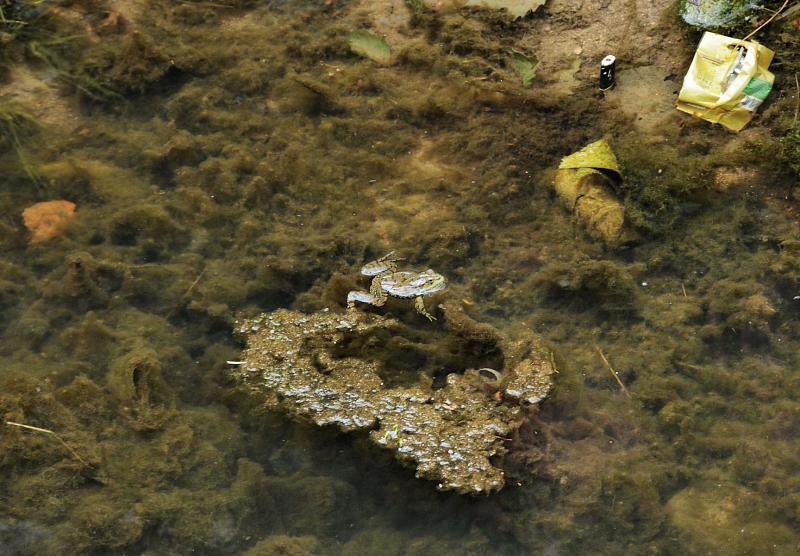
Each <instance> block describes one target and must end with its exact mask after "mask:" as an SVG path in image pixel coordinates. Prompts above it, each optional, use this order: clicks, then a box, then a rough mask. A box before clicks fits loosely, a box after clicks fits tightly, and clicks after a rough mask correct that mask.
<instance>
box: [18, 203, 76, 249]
mask: <svg viewBox="0 0 800 556" xmlns="http://www.w3.org/2000/svg"><path fill="white" fill-rule="evenodd" d="M73 216H75V203H70V202H69V201H45V202H43V203H36V204H35V205H31V206H29V207H28V208H26V209H25V210H23V211H22V220H23V221H24V222H25V227H26V228H28V229H29V230H30V231H31V239H30V242H29V243H31V244H34V243H40V242H42V241H46V240H48V239H51V238H54V237H56V236H58V235H60V234H61V232H62V231H63V230H64V226H66V224H67V222H69V221H70V220H71V219H72V217H73Z"/></svg>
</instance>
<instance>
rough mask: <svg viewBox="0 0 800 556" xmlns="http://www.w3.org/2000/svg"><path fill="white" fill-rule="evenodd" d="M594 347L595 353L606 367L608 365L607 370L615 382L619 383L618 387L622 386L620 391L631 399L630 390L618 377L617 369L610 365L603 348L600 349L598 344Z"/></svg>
mask: <svg viewBox="0 0 800 556" xmlns="http://www.w3.org/2000/svg"><path fill="white" fill-rule="evenodd" d="M594 349H596V350H597V353H599V354H600V357H601V358H602V359H603V363H605V364H606V367H608V370H609V371H611V374H612V375H613V377H614V378H615V379H616V380H617V384H619V387H620V388H622V393H623V394H625V395H626V396H628V399H631V394H630V392H628V389H627V388H625V385H624V384H623V383H622V381H621V380H620V379H619V375H618V374H617V371H615V370H614V367H612V366H611V363H609V362H608V359H607V358H606V356H605V354H604V353H603V350H601V349H600V346H598V345H595V346H594Z"/></svg>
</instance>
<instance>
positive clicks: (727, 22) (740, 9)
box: [680, 0, 758, 28]
mask: <svg viewBox="0 0 800 556" xmlns="http://www.w3.org/2000/svg"><path fill="white" fill-rule="evenodd" d="M757 5H758V4H757V3H756V2H751V1H750V0H681V3H680V14H681V17H682V18H683V20H684V21H685V22H686V23H688V24H689V25H692V26H694V27H702V28H707V27H717V28H723V27H731V26H733V25H736V24H739V23H741V22H742V21H743V20H744V18H745V17H746V16H747V14H748V13H750V12H751V11H752V10H753V8H755V7H756V6H757Z"/></svg>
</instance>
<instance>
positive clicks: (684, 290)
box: [681, 282, 689, 297]
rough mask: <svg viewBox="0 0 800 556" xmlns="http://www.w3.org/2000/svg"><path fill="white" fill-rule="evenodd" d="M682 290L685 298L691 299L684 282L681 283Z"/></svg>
mask: <svg viewBox="0 0 800 556" xmlns="http://www.w3.org/2000/svg"><path fill="white" fill-rule="evenodd" d="M681 290H683V297H689V296H688V295H686V286H684V285H683V282H681Z"/></svg>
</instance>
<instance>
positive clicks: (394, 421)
mask: <svg viewBox="0 0 800 556" xmlns="http://www.w3.org/2000/svg"><path fill="white" fill-rule="evenodd" d="M445 322H446V324H447V325H448V328H451V329H450V333H449V334H448V335H447V336H445V337H444V340H443V341H444V342H446V343H447V345H449V346H451V347H454V348H455V347H457V346H458V345H459V344H460V343H463V344H465V345H469V347H470V348H471V349H472V350H475V349H476V347H477V348H478V349H477V350H478V351H491V350H494V349H498V350H499V354H498V355H499V360H500V361H502V362H503V368H502V369H500V370H499V372H498V373H497V374H498V375H499V376H500V377H502V381H500V382H498V383H497V384H491V383H487V381H486V379H484V378H482V377H481V375H480V374H478V372H477V371H475V370H470V371H467V372H465V373H464V374H459V373H458V372H456V371H460V370H461V369H452V371H453V372H451V373H450V374H448V375H447V377H446V379H445V384H444V386H442V387H441V388H436V389H434V388H433V387H432V386H431V382H430V381H425V380H421V381H419V382H417V383H415V384H411V385H404V386H395V387H393V388H389V387H387V386H386V384H385V382H384V380H383V379H382V377H383V376H386V375H387V373H391V372H392V370H391V369H388V368H385V365H384V364H382V363H380V362H379V359H380V353H379V352H380V351H381V349H383V347H384V346H385V345H386V344H387V343H389V341H390V339H391V338H393V337H402V335H403V333H404V330H403V326H402V325H401V324H400V323H399V322H398V321H395V320H393V319H388V318H386V317H383V316H379V315H373V314H368V313H364V312H360V311H355V312H353V311H351V312H348V313H347V314H338V313H332V312H329V311H327V310H324V311H320V312H317V313H312V314H304V313H299V312H295V311H287V310H283V309H281V310H278V311H275V312H273V313H266V314H262V315H260V316H259V317H257V318H255V319H250V320H246V321H244V322H241V323H239V324H238V326H237V330H238V332H239V333H241V334H243V335H244V336H245V337H246V339H247V347H246V349H245V350H244V352H243V356H242V360H243V361H242V364H241V365H239V366H237V367H236V370H235V371H234V373H235V375H237V377H238V378H239V379H240V380H241V381H242V382H243V383H244V384H245V385H247V386H249V387H250V389H251V390H252V393H253V395H254V396H255V397H256V399H258V400H260V401H262V402H263V403H264V405H266V406H267V407H269V408H272V409H278V410H282V411H285V412H287V413H289V414H290V415H292V416H293V417H295V418H302V419H310V420H311V421H313V422H314V423H315V424H317V425H319V426H323V425H335V426H336V427H338V428H339V429H341V430H343V431H346V432H349V431H358V430H369V431H370V432H369V438H370V440H371V441H372V442H374V443H376V444H378V445H380V446H384V447H386V448H388V449H390V450H393V451H394V453H395V457H396V458H397V459H398V460H400V461H401V462H402V463H403V464H405V465H407V466H409V467H413V468H416V474H417V477H420V478H425V479H429V480H433V481H437V482H438V488H439V489H440V490H455V491H457V492H458V493H462V494H464V493H482V492H490V491H494V490H498V489H500V488H502V486H503V483H504V479H503V471H502V470H500V469H498V468H497V467H494V466H493V465H492V464H491V462H490V458H491V457H492V456H495V455H498V454H502V453H503V452H504V446H503V437H506V436H507V435H509V434H511V433H512V432H513V431H514V430H516V429H517V428H518V427H519V426H520V424H521V422H522V421H523V420H524V411H523V409H522V407H521V405H520V402H524V403H536V402H538V401H540V400H541V399H543V398H544V397H545V396H546V395H547V394H548V393H549V391H550V389H551V386H552V375H553V373H555V372H556V370H555V366H554V363H553V358H552V354H551V353H550V351H549V350H547V349H546V348H545V347H544V345H543V344H542V342H541V340H540V339H539V338H538V336H536V335H535V334H533V333H531V332H528V331H523V332H520V333H519V334H518V335H517V336H516V337H514V338H513V339H512V338H506V337H505V336H502V335H500V334H499V333H498V332H497V331H494V329H492V328H491V327H488V326H486V325H479V324H478V323H475V322H474V321H472V320H471V319H469V317H467V316H466V315H465V314H463V313H462V312H459V311H457V310H455V309H451V308H449V307H445ZM476 344H480V345H477V346H476ZM464 349H465V350H466V348H464ZM396 372H397V371H396ZM497 391H500V392H502V393H505V400H503V396H502V394H501V395H500V396H495V395H492V394H493V393H494V392H497Z"/></svg>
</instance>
